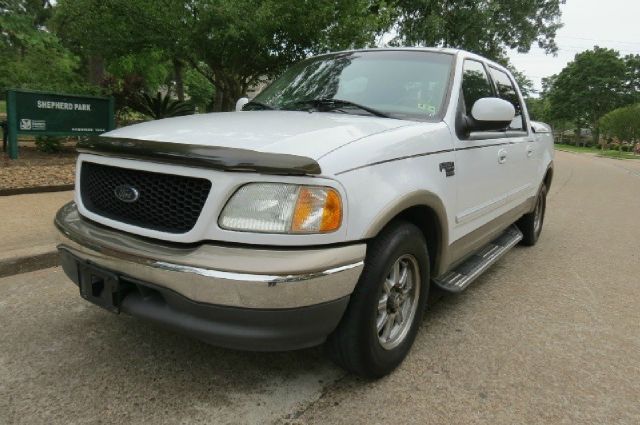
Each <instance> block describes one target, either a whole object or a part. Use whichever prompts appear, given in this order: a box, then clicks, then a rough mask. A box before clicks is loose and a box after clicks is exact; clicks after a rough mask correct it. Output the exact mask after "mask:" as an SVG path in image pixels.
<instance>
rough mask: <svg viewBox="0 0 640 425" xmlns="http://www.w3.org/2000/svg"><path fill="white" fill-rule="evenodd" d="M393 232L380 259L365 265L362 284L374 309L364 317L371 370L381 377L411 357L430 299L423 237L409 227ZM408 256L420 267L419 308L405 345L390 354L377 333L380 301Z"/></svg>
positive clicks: (373, 259) (404, 226)
mask: <svg viewBox="0 0 640 425" xmlns="http://www.w3.org/2000/svg"><path fill="white" fill-rule="evenodd" d="M393 230H395V231H394V232H393V233H392V234H391V237H390V238H389V240H388V244H387V245H386V246H385V247H384V248H383V249H382V250H380V251H378V252H376V254H377V255H374V256H373V258H370V259H367V260H366V261H365V269H364V271H363V274H362V276H361V281H360V283H359V284H362V285H364V286H366V291H364V292H363V294H365V297H366V299H365V300H364V305H366V306H370V308H368V309H367V311H366V314H365V315H364V317H363V322H364V323H363V325H364V329H366V330H367V332H366V334H365V335H364V337H365V341H364V343H365V347H368V350H369V353H368V355H367V356H365V357H366V358H368V359H369V360H370V361H371V364H370V365H369V367H370V368H371V369H372V370H379V372H380V374H385V373H388V370H387V369H388V368H389V366H391V369H393V368H395V367H396V366H397V365H398V364H399V363H401V362H402V360H403V359H404V357H405V356H406V355H407V352H408V351H409V349H410V348H411V345H412V344H413V341H414V339H415V336H416V333H417V331H418V328H419V327H420V323H421V321H422V317H423V313H424V310H425V307H426V301H427V298H428V295H429V276H430V274H429V273H430V270H429V255H428V252H427V247H426V241H425V240H424V237H423V236H422V233H421V232H420V230H419V229H418V228H417V227H415V226H413V225H411V224H408V223H403V224H401V225H398V226H396V227H395V229H393ZM393 230H392V231H393ZM405 254H410V255H413V256H414V257H415V258H416V260H417V263H418V270H419V274H420V294H419V297H418V306H417V309H416V313H415V315H414V317H413V323H412V324H411V328H410V329H409V332H408V333H407V335H406V337H405V339H404V341H402V343H400V345H398V346H397V347H395V348H393V349H391V350H386V349H384V348H383V347H382V345H381V344H380V341H379V339H378V334H377V331H376V318H377V305H378V299H379V294H380V291H381V290H382V286H383V284H384V281H385V279H386V277H387V274H388V272H389V270H390V269H391V267H392V266H393V264H394V263H395V261H396V260H397V259H398V258H400V257H401V256H403V255H405Z"/></svg>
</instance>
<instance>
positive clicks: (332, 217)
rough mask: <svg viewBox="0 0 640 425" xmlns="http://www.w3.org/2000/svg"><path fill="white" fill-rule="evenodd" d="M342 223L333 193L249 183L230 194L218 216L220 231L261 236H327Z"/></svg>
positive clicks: (339, 204) (320, 188)
mask: <svg viewBox="0 0 640 425" xmlns="http://www.w3.org/2000/svg"><path fill="white" fill-rule="evenodd" d="M341 223H342V200H341V199H340V194H338V192H337V191H336V190H335V189H332V188H330V187H323V186H299V185H295V184H280V183H251V184H248V185H246V186H242V187H241V188H240V189H238V191H237V192H236V193H234V194H233V196H232V197H231V199H230V200H229V202H228V203H227V205H226V206H225V207H224V210H223V211H222V214H220V220H219V224H220V227H222V228H223V229H228V230H240V231H245V232H262V233H326V232H333V231H334V230H337V229H338V228H339V227H340V224H341Z"/></svg>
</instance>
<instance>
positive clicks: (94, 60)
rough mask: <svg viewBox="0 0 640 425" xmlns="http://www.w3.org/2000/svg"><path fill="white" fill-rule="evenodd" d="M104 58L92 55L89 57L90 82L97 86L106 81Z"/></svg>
mask: <svg viewBox="0 0 640 425" xmlns="http://www.w3.org/2000/svg"><path fill="white" fill-rule="evenodd" d="M104 68H105V67H104V58H103V57H102V56H97V55H92V56H90V57H89V82H90V83H91V84H94V85H96V86H98V85H100V84H101V83H102V81H103V80H104Z"/></svg>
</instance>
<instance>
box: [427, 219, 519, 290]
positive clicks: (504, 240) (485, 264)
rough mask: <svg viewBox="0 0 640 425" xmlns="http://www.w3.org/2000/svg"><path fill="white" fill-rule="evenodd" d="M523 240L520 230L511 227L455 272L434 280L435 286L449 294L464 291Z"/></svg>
mask: <svg viewBox="0 0 640 425" xmlns="http://www.w3.org/2000/svg"><path fill="white" fill-rule="evenodd" d="M521 239H522V232H521V231H520V229H518V228H517V227H516V226H515V225H513V226H511V227H509V228H508V229H507V230H505V231H504V233H502V234H501V235H500V236H498V237H497V238H496V239H494V240H493V241H492V242H490V243H488V244H487V245H485V246H483V247H482V248H480V249H479V250H478V251H476V253H475V254H473V255H472V256H471V257H469V258H468V259H467V260H465V261H464V263H462V264H460V265H459V266H458V267H456V268H455V269H454V270H452V271H450V272H448V273H446V274H445V275H443V276H440V277H438V278H436V279H434V282H435V284H436V285H438V286H439V287H440V288H442V289H444V290H445V291H447V292H462V291H464V290H465V289H466V288H467V286H469V284H470V283H471V282H473V281H474V280H476V278H477V277H478V276H480V275H481V274H482V273H483V272H484V271H486V270H487V269H488V268H489V267H491V266H492V265H493V264H494V263H495V262H496V261H498V260H499V259H500V258H502V256H503V255H504V254H506V253H507V252H508V251H509V250H510V249H511V248H513V247H514V246H515V245H516V244H517V243H518V242H520V240H521Z"/></svg>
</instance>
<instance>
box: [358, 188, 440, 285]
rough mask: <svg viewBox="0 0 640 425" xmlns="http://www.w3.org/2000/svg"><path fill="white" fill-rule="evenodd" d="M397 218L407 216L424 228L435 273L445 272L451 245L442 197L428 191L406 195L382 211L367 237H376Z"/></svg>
mask: <svg viewBox="0 0 640 425" xmlns="http://www.w3.org/2000/svg"><path fill="white" fill-rule="evenodd" d="M396 220H406V221H408V222H410V223H412V224H414V225H415V226H416V227H418V228H419V229H420V230H421V232H422V234H423V235H424V237H425V240H426V241H427V248H428V251H429V260H430V263H431V264H430V267H431V275H432V276H438V275H439V274H440V273H441V272H442V269H443V264H444V261H446V258H447V248H448V246H449V230H448V229H449V226H448V220H447V214H446V209H445V207H444V203H443V202H442V200H441V199H440V197H438V196H437V195H435V194H434V193H431V192H426V191H421V192H415V193H411V194H408V195H405V196H404V197H402V198H400V199H398V200H397V201H395V202H394V203H393V204H392V205H390V206H389V207H388V208H386V209H385V210H383V211H382V212H381V213H380V214H378V216H377V217H376V218H375V219H374V221H373V223H372V224H371V226H370V227H369V230H368V231H367V233H366V235H365V239H371V238H374V237H375V236H377V235H378V234H379V233H380V232H381V231H382V229H384V228H385V227H386V226H388V225H389V224H390V223H392V222H393V221H396Z"/></svg>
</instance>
